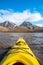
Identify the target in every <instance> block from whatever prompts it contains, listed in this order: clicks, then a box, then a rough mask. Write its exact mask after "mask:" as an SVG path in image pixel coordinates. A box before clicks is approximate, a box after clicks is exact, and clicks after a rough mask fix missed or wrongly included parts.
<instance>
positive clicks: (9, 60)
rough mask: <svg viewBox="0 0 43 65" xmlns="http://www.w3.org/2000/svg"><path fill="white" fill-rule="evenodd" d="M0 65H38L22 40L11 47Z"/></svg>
mask: <svg viewBox="0 0 43 65" xmlns="http://www.w3.org/2000/svg"><path fill="white" fill-rule="evenodd" d="M0 65H40V64H39V62H38V60H37V58H36V57H35V55H34V54H33V52H32V51H31V49H30V48H29V46H28V45H27V43H26V42H25V40H24V39H23V38H19V40H18V41H17V42H16V43H15V44H14V45H13V46H12V48H11V50H9V52H8V53H7V54H6V56H5V57H4V58H3V60H2V61H1V64H0Z"/></svg>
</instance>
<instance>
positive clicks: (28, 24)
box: [20, 21, 33, 27]
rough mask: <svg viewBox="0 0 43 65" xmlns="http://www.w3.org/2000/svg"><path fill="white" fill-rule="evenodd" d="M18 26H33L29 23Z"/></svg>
mask: <svg viewBox="0 0 43 65" xmlns="http://www.w3.org/2000/svg"><path fill="white" fill-rule="evenodd" d="M20 26H27V27H28V26H33V25H32V24H31V23H30V22H27V21H24V22H23V23H22V24H21V25H20Z"/></svg>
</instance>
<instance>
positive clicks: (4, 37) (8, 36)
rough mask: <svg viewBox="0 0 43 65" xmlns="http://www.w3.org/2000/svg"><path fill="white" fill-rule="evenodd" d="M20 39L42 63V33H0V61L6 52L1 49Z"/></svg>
mask: <svg viewBox="0 0 43 65" xmlns="http://www.w3.org/2000/svg"><path fill="white" fill-rule="evenodd" d="M20 37H23V38H24V39H25V40H26V42H27V43H28V45H29V46H30V47H31V49H32V50H33V53H34V54H35V55H36V57H37V58H38V59H39V61H40V62H41V63H43V33H0V59H1V55H2V54H3V53H4V52H5V51H6V50H5V49H2V48H7V47H10V46H12V45H13V44H14V43H15V42H16V41H17V39H18V38H20Z"/></svg>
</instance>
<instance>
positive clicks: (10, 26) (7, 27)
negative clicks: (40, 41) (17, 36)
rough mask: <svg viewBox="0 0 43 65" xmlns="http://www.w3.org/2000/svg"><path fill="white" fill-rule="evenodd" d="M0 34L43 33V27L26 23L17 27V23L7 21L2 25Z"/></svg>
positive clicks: (0, 25) (0, 24)
mask: <svg viewBox="0 0 43 65" xmlns="http://www.w3.org/2000/svg"><path fill="white" fill-rule="evenodd" d="M0 32H43V27H39V26H36V25H33V24H31V23H30V22H27V21H24V22H23V23H22V24H20V25H19V26H17V25H16V24H15V23H12V22H9V21H5V22H3V23H0Z"/></svg>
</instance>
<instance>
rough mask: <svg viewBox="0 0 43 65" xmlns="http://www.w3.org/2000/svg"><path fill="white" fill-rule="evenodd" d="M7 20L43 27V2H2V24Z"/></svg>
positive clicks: (0, 14)
mask: <svg viewBox="0 0 43 65" xmlns="http://www.w3.org/2000/svg"><path fill="white" fill-rule="evenodd" d="M6 20H7V21H11V22H14V23H16V24H20V23H22V22H23V21H25V20H28V21H29V22H31V23H32V24H35V25H39V26H43V0H0V22H4V21H6Z"/></svg>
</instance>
